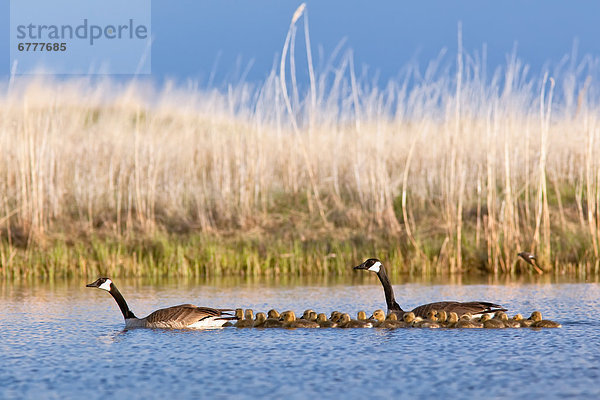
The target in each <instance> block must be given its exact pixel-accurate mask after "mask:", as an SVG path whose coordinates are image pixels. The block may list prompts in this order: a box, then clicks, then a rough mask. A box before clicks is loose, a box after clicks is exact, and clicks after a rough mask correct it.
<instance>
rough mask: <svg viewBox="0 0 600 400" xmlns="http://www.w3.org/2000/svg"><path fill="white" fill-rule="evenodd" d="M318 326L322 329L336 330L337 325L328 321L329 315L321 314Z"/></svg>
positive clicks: (318, 317) (318, 318) (318, 316)
mask: <svg viewBox="0 0 600 400" xmlns="http://www.w3.org/2000/svg"><path fill="white" fill-rule="evenodd" d="M317 324H319V326H320V327H321V328H336V327H337V324H336V323H335V322H333V321H330V320H328V319H327V315H325V314H323V313H320V314H318V315H317Z"/></svg>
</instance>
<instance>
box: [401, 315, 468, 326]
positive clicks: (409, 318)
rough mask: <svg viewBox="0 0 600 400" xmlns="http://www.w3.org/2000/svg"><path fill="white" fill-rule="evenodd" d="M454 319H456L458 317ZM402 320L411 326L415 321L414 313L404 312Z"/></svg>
mask: <svg viewBox="0 0 600 400" xmlns="http://www.w3.org/2000/svg"><path fill="white" fill-rule="evenodd" d="M456 319H457V320H458V317H457V318H456ZM402 321H404V322H405V323H406V324H407V325H409V326H412V324H413V323H414V322H415V313H414V312H412V311H411V312H407V313H404V315H403V316H402Z"/></svg>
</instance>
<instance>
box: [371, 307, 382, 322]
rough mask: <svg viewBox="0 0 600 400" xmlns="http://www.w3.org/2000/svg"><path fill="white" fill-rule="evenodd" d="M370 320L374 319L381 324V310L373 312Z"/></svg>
mask: <svg viewBox="0 0 600 400" xmlns="http://www.w3.org/2000/svg"><path fill="white" fill-rule="evenodd" d="M371 319H375V320H377V321H379V322H383V321H385V313H384V312H383V310H375V311H373V315H372V316H371Z"/></svg>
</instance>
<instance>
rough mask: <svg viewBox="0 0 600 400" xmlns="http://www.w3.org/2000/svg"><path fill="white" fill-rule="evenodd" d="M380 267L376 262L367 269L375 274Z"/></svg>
mask: <svg viewBox="0 0 600 400" xmlns="http://www.w3.org/2000/svg"><path fill="white" fill-rule="evenodd" d="M380 267H381V263H380V262H379V261H377V262H376V263H375V264H373V265H371V266H370V267H369V271H373V272H375V273H377V272H379V268H380Z"/></svg>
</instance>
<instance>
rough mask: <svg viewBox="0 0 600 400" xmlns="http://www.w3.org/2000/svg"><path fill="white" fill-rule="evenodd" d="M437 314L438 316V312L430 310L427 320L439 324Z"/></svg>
mask: <svg viewBox="0 0 600 400" xmlns="http://www.w3.org/2000/svg"><path fill="white" fill-rule="evenodd" d="M437 314H438V312H437V310H429V311H428V312H427V319H428V320H429V321H433V322H437V320H438V317H437Z"/></svg>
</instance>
